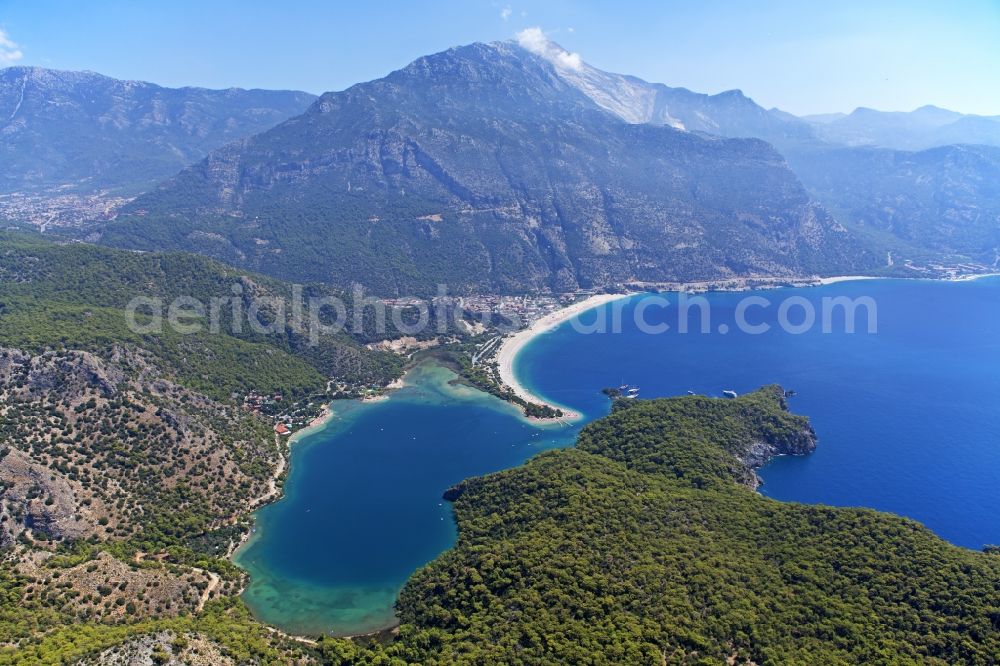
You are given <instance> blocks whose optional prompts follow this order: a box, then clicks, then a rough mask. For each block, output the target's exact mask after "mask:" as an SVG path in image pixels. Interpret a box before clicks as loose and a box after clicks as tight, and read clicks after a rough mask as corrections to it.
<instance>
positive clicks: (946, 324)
mask: <svg viewBox="0 0 1000 666" xmlns="http://www.w3.org/2000/svg"><path fill="white" fill-rule="evenodd" d="M752 295H756V296H760V297H764V298H767V299H769V300H770V301H771V302H772V303H773V305H772V306H771V307H769V308H762V307H752V308H750V309H749V310H748V311H747V314H746V319H747V320H748V321H749V323H751V324H753V325H756V324H764V323H766V324H768V325H770V326H771V327H772V328H771V330H770V331H768V332H767V333H764V334H757V335H755V334H746V333H741V332H739V331H738V330H737V329H736V327H735V326H733V324H732V322H733V321H735V320H734V314H735V309H736V307H737V305H738V304H739V302H740V301H741V299H744V298H745V297H747V296H748V294H746V293H715V294H709V295H707V299H708V301H709V302H710V304H711V309H710V315H711V321H710V329H711V330H712V331H713V332H712V333H706V334H701V333H698V332H693V331H699V330H701V328H700V325H701V310H700V309H698V308H694V307H692V308H691V309H690V311H689V320H690V324H689V329H688V331H689V332H688V333H683V334H682V333H679V332H678V331H677V329H678V326H677V324H678V322H679V319H680V317H679V313H678V308H677V307H676V301H677V298H678V297H677V295H668V298H670V299H671V300H672V301H673V302H674V303H675V305H674V306H673V307H668V308H659V307H647V309H646V310H645V319H646V321H648V322H662V323H667V324H668V325H670V326H671V330H670V331H667V332H666V333H662V334H647V333H642V332H640V331H639V330H638V328H637V326H636V325H635V318H634V314H635V309H636V307H637V306H638V304H639V303H641V302H642V301H643V300H644V297H642V296H638V297H635V298H633V299H632V300H631V301H630V302H628V303H627V304H626V305H625V307H624V308H623V313H622V315H623V316H622V332H621V333H618V334H615V333H606V334H600V333H593V334H580V333H578V332H576V331H575V330H574V329H573V327H572V326H571V325H569V324H567V325H564V326H562V327H561V328H559V329H557V330H556V331H554V332H552V333H550V334H547V335H543V336H540V337H538V338H536V339H535V340H534V341H532V343H531V344H530V346H529V347H528V348H526V349H525V351H524V352H523V353H522V355H521V356H520V363H519V364H518V365H517V366H516V370H517V372H518V376H519V378H520V379H522V381H523V383H525V385H526V386H529V387H532V388H534V389H536V390H537V391H538V392H539V393H540V394H541V395H544V396H546V397H549V398H551V399H552V400H555V401H556V402H559V403H564V404H567V405H569V406H572V407H575V408H578V409H582V410H583V411H584V412H585V413H587V414H588V416H593V415H599V414H601V413H602V412H603V410H604V409H605V408H606V405H605V402H604V398H603V396H600V395H596V391H597V390H598V389H599V388H601V387H603V386H612V385H614V386H617V385H619V384H621V383H628V384H633V385H637V386H639V387H640V394H639V395H640V397H642V398H654V397H660V396H670V395H678V394H683V393H685V392H687V391H689V390H690V391H694V392H696V393H702V394H707V395H715V396H717V395H720V394H721V392H722V391H723V390H726V389H730V390H735V391H737V392H739V393H743V392H746V391H751V390H753V389H755V388H757V387H758V386H761V385H763V384H770V383H778V384H781V385H782V386H784V387H785V388H786V389H792V390H794V391H796V393H797V395H796V396H795V397H793V398H791V399H790V401H789V403H790V408H791V409H792V411H794V412H796V413H798V414H804V415H807V416H809V417H810V418H811V419H812V423H813V427H814V428H815V430H816V434H817V436H818V440H819V444H818V447H817V449H816V451H815V452H814V453H812V454H811V455H808V456H804V457H782V458H778V459H776V460H774V461H773V462H772V463H771V464H770V465H768V466H767V467H766V468H764V469H763V470H762V472H761V475H762V477H763V478H764V481H765V485H764V486H763V487H762V489H761V490H762V492H763V493H764V494H766V495H769V496H771V497H774V498H777V499H782V500H794V501H800V502H811V503H825V504H833V505H838V506H867V507H873V508H877V509H882V510H885V511H891V512H894V513H898V514H902V515H905V516H909V517H911V518H915V519H917V520H919V521H921V522H923V523H924V524H925V525H927V526H928V527H930V528H931V529H932V530H934V531H935V532H936V533H937V534H939V535H940V536H942V537H944V538H945V539H948V540H949V541H951V542H953V543H956V544H959V545H962V546H966V547H969V548H981V547H982V546H983V545H984V544H987V543H1000V280H998V279H995V278H984V279H981V280H976V281H970V282H935V281H910V280H877V281H876V280H869V281H857V282H845V283H839V284H834V285H828V286H825V287H815V288H808V289H794V290H791V289H784V290H771V291H761V292H757V293H756V294H752ZM789 296H793V297H796V298H805V299H806V300H808V301H809V302H810V303H812V304H813V308H814V311H815V312H816V315H817V320H816V324H815V325H814V326H813V327H812V328H811V329H810V330H809V331H807V332H804V333H799V334H790V333H786V332H784V331H783V330H782V329H781V327H780V326H778V307H779V305H778V304H779V303H781V302H782V300H783V299H785V298H787V297H789ZM839 296H848V297H850V298H852V299H856V298H860V297H870V298H871V299H873V300H874V302H875V304H876V306H877V332H876V333H875V334H868V333H867V330H868V329H867V326H866V325H865V318H864V317H862V316H859V317H858V319H857V321H856V322H855V329H856V330H855V333H854V334H847V333H845V332H844V321H843V318H842V317H841V318H839V320H838V317H836V316H834V317H831V318H830V324H831V325H830V328H831V332H829V333H824V332H823V330H822V325H821V319H822V316H821V315H822V303H823V299H824V298H836V297H839ZM612 306H613V304H612V305H609V306H607V307H606V309H605V312H606V313H609V312H610V308H611V307H612ZM804 312H805V310H804V307H802V306H795V307H792V308H791V309H790V311H789V312H788V319H789V320H790V322H791V323H792V324H800V323H802V322H803V321H804ZM607 319H608V320H610V315H609V316H608V317H607ZM595 321H596V315H595V313H593V312H591V313H589V314H585V315H583V316H582V317H581V322H582V323H593V322H595ZM719 325H725V326H729V328H730V330H729V331H728V332H727V333H725V334H721V333H719V332H718V326H719ZM838 331H839V332H838Z"/></svg>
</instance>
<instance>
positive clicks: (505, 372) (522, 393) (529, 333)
mask: <svg viewBox="0 0 1000 666" xmlns="http://www.w3.org/2000/svg"><path fill="white" fill-rule="evenodd" d="M632 295H634V294H597V295H595V296H591V297H590V298H587V299H584V300H582V301H578V302H576V303H573V304H572V305H569V306H567V307H565V308H561V309H559V310H556V311H555V312H550V313H549V314H547V315H545V316H544V317H540V318H539V319H537V320H536V321H535V322H533V323H532V324H531V326H529V327H528V328H526V329H524V330H521V331H518V332H517V333H515V334H513V335H511V336H508V337H507V338H506V339H504V341H503V342H502V343H501V345H500V349H499V350H498V351H497V355H496V359H497V365H498V366H499V370H500V381H502V382H503V383H504V385H505V386H507V387H509V388H510V389H511V390H512V391H513V392H514V395H516V396H517V397H519V398H521V399H522V400H527V401H528V402H533V403H535V404H537V405H545V406H547V407H551V408H552V409H559V410H562V413H563V416H562V418H560V419H557V420H560V421H576V420H578V419H580V418H582V417H583V415H582V414H578V413H577V412H574V411H573V410H570V409H567V408H566V407H564V406H562V405H554V404H552V403H550V402H548V401H546V400H544V399H543V398H540V397H539V396H537V395H535V394H533V393H532V392H531V391H529V390H528V389H526V388H525V387H524V386H522V385H521V384H520V382H518V381H517V377H516V376H515V375H514V359H516V358H517V355H518V353H519V352H520V351H521V350H522V349H524V347H525V345H527V344H528V343H529V342H531V341H532V340H533V339H535V337H537V336H539V335H541V334H542V333H547V332H549V331H551V330H552V329H554V328H556V327H557V326H559V325H560V324H562V323H563V322H566V321H569V320H570V319H572V318H574V317H576V316H577V315H579V314H581V313H583V312H586V311H587V310H591V309H593V308H596V307H599V306H602V305H605V304H606V303H610V302H611V301H616V300H618V299H621V298H628V297H629V296H632Z"/></svg>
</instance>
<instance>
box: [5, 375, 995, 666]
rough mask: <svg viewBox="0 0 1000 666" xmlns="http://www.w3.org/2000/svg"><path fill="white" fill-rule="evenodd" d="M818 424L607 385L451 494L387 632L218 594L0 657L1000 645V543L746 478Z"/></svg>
mask: <svg viewBox="0 0 1000 666" xmlns="http://www.w3.org/2000/svg"><path fill="white" fill-rule="evenodd" d="M813 442H814V436H813V434H812V431H811V429H810V427H809V424H808V421H807V420H806V419H805V418H803V417H800V416H793V415H791V414H789V413H788V412H787V410H786V405H785V403H784V399H783V396H782V392H781V390H780V389H779V388H777V387H766V388H764V389H761V390H760V391H757V392H755V393H751V394H747V395H745V396H741V397H740V398H738V399H735V400H721V399H708V398H703V397H700V396H687V397H681V398H670V399H659V400H651V401H641V400H639V401H619V402H617V403H616V404H615V407H614V409H613V411H612V414H611V415H609V416H608V417H606V418H604V419H601V420H599V421H597V422H595V423H592V424H590V425H588V426H587V427H586V428H584V430H583V431H582V432H581V434H580V436H579V440H578V445H577V446H576V447H575V448H572V449H564V450H557V451H550V452H546V453H543V454H541V455H539V456H537V457H535V458H533V459H532V460H530V461H529V462H528V463H527V464H525V465H523V466H521V467H518V468H515V469H511V470H507V471H504V472H500V473H497V474H492V475H489V476H486V477H481V478H476V479H470V480H467V481H465V482H463V483H462V484H461V485H460V486H458V487H457V488H454V489H452V490H451V491H449V497H452V498H453V499H454V500H455V501H454V509H455V513H456V517H457V520H458V525H459V530H460V536H459V540H458V543H457V545H456V546H455V548H453V549H452V550H450V551H448V552H447V553H445V554H443V555H442V556H440V557H439V558H438V559H437V560H435V561H434V562H432V563H431V564H429V565H428V566H426V567H425V568H423V569H422V570H420V571H418V572H417V573H416V574H415V575H414V576H413V577H412V579H411V580H410V582H409V583H408V584H407V586H406V587H405V589H404V590H403V592H402V594H401V597H400V599H399V603H398V608H399V614H400V617H401V621H402V625H401V627H400V628H399V631H398V634H397V635H396V636H395V637H394V638H389V639H386V640H385V641H383V642H375V641H374V640H371V639H358V640H356V641H348V640H344V639H321V640H320V641H319V642H318V643H316V644H300V643H290V642H288V641H286V640H284V639H281V638H279V637H276V636H274V635H272V634H269V633H268V632H266V631H265V630H264V629H263V628H261V627H259V626H257V625H255V624H254V623H253V621H252V619H250V618H249V617H248V616H247V615H246V613H245V610H243V609H242V606H241V605H240V604H239V603H238V602H234V601H220V602H216V603H213V604H210V605H209V606H208V607H207V608H206V610H205V611H204V612H203V613H202V614H200V615H197V616H193V617H184V618H176V619H166V620H160V621H147V622H145V623H141V624H135V625H118V626H113V627H108V626H100V625H81V626H74V627H61V628H52V629H50V630H48V631H47V632H45V633H44V635H43V636H40V637H38V638H36V639H35V641H33V643H32V647H31V648H30V649H22V650H18V651H11V650H10V649H7V650H0V663H21V664H40V663H56V662H57V661H59V660H63V661H64V662H65V661H67V660H69V661H71V660H72V658H74V657H78V656H81V655H85V654H96V653H97V652H98V651H100V650H103V649H106V648H107V647H108V646H111V645H116V644H118V645H128V644H129V643H128V641H129V640H134V638H135V636H137V635H140V634H146V635H149V634H151V633H153V632H160V634H159V635H167V636H170V637H175V638H171V640H172V641H174V642H172V643H169V644H168V645H167V648H165V649H167V650H168V651H170V650H173V654H175V655H177V654H182V653H184V650H185V649H187V648H185V647H184V646H185V645H187V644H188V643H187V642H188V641H190V640H193V637H195V636H208V637H209V638H210V639H211V640H212V641H213V644H215V645H216V647H217V648H218V649H219V650H220V654H222V655H224V656H226V657H227V658H229V657H232V658H233V663H274V664H278V663H294V662H297V661H301V662H303V663H327V664H400V665H402V664H455V663H470V664H494V663H504V664H567V663H590V664H663V663H669V664H725V663H737V664H749V663H755V664H856V663H872V664H907V663H909V664H956V663H963V664H989V663H994V662H995V658H996V655H997V654H1000V559H998V558H997V557H996V556H995V555H992V554H987V553H976V552H972V551H968V550H965V549H962V548H958V547H955V546H952V545H950V544H948V543H946V542H944V541H942V540H941V539H939V538H938V537H936V536H935V535H933V534H932V533H931V532H929V531H928V530H927V529H925V528H924V527H922V526H921V525H919V524H918V523H916V522H914V521H911V520H907V519H904V518H900V517H897V516H892V515H889V514H884V513H879V512H876V511H871V510H866V509H840V508H831V507H824V506H807V505H801V504H793V503H782V502H777V501H774V500H770V499H767V498H764V497H762V496H760V495H759V494H757V493H755V492H753V490H752V489H751V488H750V487H749V486H752V485H754V483H755V477H754V475H753V473H752V470H751V469H750V466H751V465H755V464H759V462H760V460H759V458H758V456H759V455H760V453H759V452H760V451H762V450H766V451H767V452H768V455H773V454H775V453H797V452H803V451H808V450H810V449H811V448H812V445H813ZM20 584H23V581H17V580H14V579H7V580H6V582H5V591H6V592H5V593H6V599H7V602H6V603H5V608H6V609H7V610H6V611H5V613H6V615H5V620H4V621H5V623H10V622H17V623H21V624H22V625H23V624H25V623H28V622H32V621H36V620H34V619H33V618H34V617H35V615H34V613H41V611H28V610H26V609H19V608H16V604H15V603H14V601H15V600H16V599H17V594H18V590H17V586H18V585H20ZM26 615H28V616H30V619H29V617H26ZM39 618H42V619H45V618H48V619H47V620H45V624H41V625H39V626H42V627H55V626H56V620H55V618H53V617H51V616H46V615H44V614H43V615H39ZM37 621H41V620H37ZM174 645H176V646H179V647H171V646H174ZM122 649H125V648H122ZM170 656H171V655H170V654H164V657H166V658H169V657H170Z"/></svg>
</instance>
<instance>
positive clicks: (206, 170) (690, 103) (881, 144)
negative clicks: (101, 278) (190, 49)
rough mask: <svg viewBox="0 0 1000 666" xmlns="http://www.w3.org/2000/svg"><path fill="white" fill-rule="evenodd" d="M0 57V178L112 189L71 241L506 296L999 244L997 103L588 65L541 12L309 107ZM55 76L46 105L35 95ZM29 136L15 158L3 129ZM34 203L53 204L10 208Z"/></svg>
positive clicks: (862, 267) (990, 258)
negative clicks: (910, 99)
mask: <svg viewBox="0 0 1000 666" xmlns="http://www.w3.org/2000/svg"><path fill="white" fill-rule="evenodd" d="M29 73H30V74H31V75H30V76H29ZM18 74H19V75H20V77H21V78H20V79H17V75H18ZM8 79H10V80H12V81H13V80H20V81H22V82H23V81H28V83H26V84H25V85H26V86H27V88H26V90H28V91H29V92H30V91H31V90H35V91H36V94H35V96H34V97H32V95H30V94H29V95H28V96H27V97H26V99H29V100H32V99H33V100H34V102H33V105H28V106H26V105H25V104H26V103H20V104H19V103H17V101H16V100H14V97H16V95H13V94H12V92H11V90H14V91H16V86H15V87H14V88H13V89H12V88H11V84H9V83H4V84H3V86H2V87H0V117H3V116H4V115H10V116H12V117H13V119H14V121H11V122H8V125H7V127H6V128H5V129H2V130H0V140H2V141H0V150H7V151H8V152H10V154H12V155H14V156H15V157H16V158H17V159H15V160H14V161H12V162H11V163H10V164H11V166H8V164H7V163H5V164H4V167H2V168H0V183H5V182H6V183H11V184H12V185H8V186H6V187H8V190H7V191H10V189H9V188H10V187H14V188H17V187H20V188H23V189H30V188H35V189H37V188H39V187H48V188H50V189H49V192H50V193H51V192H52V189H51V188H61V189H59V190H58V192H62V191H64V190H70V191H73V190H85V189H87V188H95V187H98V186H100V187H106V188H115V189H116V191H119V192H126V191H127V192H129V193H130V194H129V195H128V196H123V197H121V198H120V199H118V200H115V201H113V202H111V203H108V202H107V200H106V199H103V198H102V199H101V200H100V201H99V202H97V204H96V205H95V204H94V203H93V202H90V203H88V204H87V205H89V206H91V207H96V208H100V210H99V211H98V212H97V213H96V214H95V213H94V212H93V211H91V210H83V211H82V212H80V209H81V208H84V209H85V208H86V206H81V204H80V203H79V201H78V200H76V199H73V200H71V201H70V202H69V203H68V204H67V206H68V208H69V209H70V211H71V213H77V214H76V217H75V218H74V219H75V220H83V221H84V222H83V226H84V227H86V228H85V230H84V232H83V233H84V235H85V236H86V237H87V238H88V239H90V240H98V239H99V240H100V242H103V243H106V244H110V245H114V246H120V247H126V248H131V249H143V250H154V249H155V250H162V249H182V250H189V251H194V252H199V253H203V254H208V255H210V256H213V257H216V258H220V259H223V260H225V261H228V262H230V263H233V264H236V265H239V266H243V267H246V268H250V269H253V270H258V271H261V272H265V273H269V274H272V275H275V276H278V277H281V278H285V279H293V280H322V281H328V282H332V283H335V284H339V285H347V284H350V283H353V282H361V283H363V284H365V285H366V286H369V287H370V288H372V289H374V290H377V291H379V292H382V293H386V294H397V293H410V292H429V291H433V290H434V289H435V288H436V285H437V284H440V283H447V284H448V285H449V287H450V288H451V289H453V290H457V291H465V292H470V291H499V292H514V293H519V292H523V291H535V290H570V289H576V288H600V287H604V286H608V285H611V284H615V283H621V282H666V281H671V282H672V281H686V280H705V279H714V278H725V277H736V276H756V275H768V276H782V275H788V276H791V275H804V274H832V273H847V272H877V271H888V272H893V273H900V274H904V275H909V274H927V270H928V268H927V267H928V266H936V267H934V268H933V270H941V266H940V264H941V263H942V262H944V263H947V264H948V265H949V266H952V267H954V266H959V267H960V269H961V270H987V269H991V268H992V267H994V266H995V264H996V263H997V256H998V248H1000V203H998V197H997V187H996V185H995V183H997V182H1000V181H998V179H997V175H998V173H997V172H998V163H1000V161H998V159H997V152H998V151H1000V148H995V147H992V145H993V144H1000V141H998V140H997V138H998V137H997V136H996V135H994V134H991V132H992V130H993V127H994V125H996V127H1000V122H998V121H997V120H996V119H995V118H987V117H977V116H963V115H962V114H957V113H954V112H951V111H946V110H943V109H938V108H936V107H923V108H921V109H918V110H916V111H914V112H912V113H882V112H877V111H871V110H867V109H858V110H857V111H855V112H854V113H852V114H849V115H844V114H830V115H826V116H812V117H805V118H799V117H796V116H793V115H791V114H788V113H785V112H782V111H780V110H777V109H770V110H768V109H764V108H762V107H761V106H759V105H757V104H756V103H755V102H754V101H753V100H752V99H750V98H748V97H747V96H745V95H744V94H743V93H742V92H740V91H737V90H734V91H728V92H724V93H720V94H717V95H704V94H699V93H696V92H692V91H690V90H687V89H684V88H671V87H668V86H665V85H662V84H657V83H649V82H646V81H643V80H641V79H638V78H636V77H632V76H626V75H620V74H614V73H609V72H604V71H602V70H599V69H596V68H594V67H591V66H590V65H588V64H587V63H585V62H584V61H582V60H581V59H580V57H579V56H578V55H576V54H572V53H569V52H568V51H566V50H564V49H562V48H561V47H559V46H558V45H556V44H554V43H552V42H549V41H547V40H545V39H544V37H542V36H541V35H540V33H539V34H535V35H528V36H527V37H525V36H524V35H522V38H521V39H520V42H519V43H518V42H503V43H493V44H473V45H470V46H465V47H459V48H454V49H450V50H448V51H445V52H442V53H438V54H435V55H431V56H427V57H424V58H420V59H418V60H417V61H415V62H413V63H411V64H410V65H409V66H407V67H405V68H403V69H402V70H399V71H397V72H393V73H391V74H390V75H389V76H387V77H385V78H384V79H379V80H377V81H372V82H368V83H362V84H358V85H355V86H353V87H351V88H349V89H347V90H345V91H342V92H331V93H326V94H325V95H323V96H322V97H320V98H318V99H315V100H314V101H313V102H312V104H309V101H310V99H311V98H310V96H308V95H305V94H304V93H266V92H263V91H221V92H219V91H205V90H200V89H181V90H167V89H163V88H158V87H156V86H151V85H150V84H141V83H128V82H120V81H114V80H112V79H106V78H105V77H99V76H97V75H91V74H85V75H79V74H66V73H54V72H47V71H45V70H25V69H23V68H21V69H10V70H4V71H3V78H0V81H4V82H6V81H8ZM36 79H37V80H38V81H36ZM39 81H49V84H48V88H46V87H45V86H42V85H40V84H39V83H38V82H39ZM57 82H58V83H57ZM64 98H66V99H68V100H70V102H67V103H66V104H65V105H66V106H67V110H66V111H65V112H63V111H60V113H59V114H56V113H55V111H53V110H52V108H49V107H53V108H61V106H63V104H59V105H58V106H57V105H54V104H52V103H50V102H51V100H53V99H55V100H61V99H64ZM45 100H50V102H46V101H45ZM74 100H75V101H74ZM87 100H89V101H87ZM142 100H146V101H142ZM167 100H172V101H171V102H169V103H168V101H167ZM226 100H228V103H223V102H224V101H226ZM85 101H86V103H85ZM265 101H270V106H268V105H267V104H265ZM5 104H7V106H4V105H5ZM11 104H12V105H11ZM296 105H298V108H294V107H296ZM307 106H308V108H306V107H307ZM7 107H10V109H11V110H10V113H7V112H6V109H7ZM264 109H266V111H265V110H264ZM112 110H113V111H112ZM300 110H304V112H303V113H301V114H300V115H296V113H297V112H298V111H300ZM54 117H58V118H71V119H73V120H72V123H77V124H79V125H80V126H81V127H82V129H81V130H79V131H73V132H69V134H72V137H73V139H72V140H69V139H67V138H66V135H67V131H66V130H65V127H69V126H74V125H72V123H70V121H66V124H65V125H61V124H60V122H57V121H56V120H52V118H54ZM39 118H41V119H42V120H44V121H45V122H42V120H39ZM251 120H252V121H253V122H251ZM15 121H16V122H15ZM258 121H259V122H258ZM46 123H48V124H46ZM29 128H32V129H29ZM106 128H108V129H106ZM88 132H89V133H90V134H88ZM32 133H35V134H37V135H38V145H39V146H41V147H42V149H43V150H41V151H37V155H35V154H32V153H30V151H27V150H20V151H18V150H15V149H14V148H11V147H10V146H17V145H20V146H21V148H24V147H26V146H28V145H30V144H31V141H32V139H30V137H31V136H33V134H32ZM8 134H9V135H11V137H13V138H10V137H8V136H7V135H8ZM78 139H79V140H78ZM182 139H183V140H182ZM230 139H235V140H234V141H230V142H229V143H226V141H228V140H230ZM18 141H21V144H18V143H17V142H18ZM4 142H6V143H4ZM765 142H766V143H765ZM940 143H944V144H945V145H940V146H939V145H938V144H940ZM966 143H968V144H970V145H955V144H966ZM223 144H224V145H223ZM768 144H770V145H768ZM972 144H975V145H972ZM929 146H931V148H928V147H929ZM904 148H905V149H906V150H904ZM910 148H919V149H920V150H909V149H910ZM17 160H21V162H18V161H17ZM32 160H34V162H32ZM129 160H134V163H133V162H129ZM31 164H36V166H34V167H33V166H30V165H31ZM82 165H90V166H91V167H92V168H85V167H84V166H82ZM95 165H96V166H95ZM126 165H128V166H126ZM168 165H169V166H168ZM182 166H183V167H184V168H183V169H181V167H182ZM179 169H180V170H179ZM178 170H179V172H178ZM86 174H90V175H89V176H88V175H86ZM154 174H159V175H154ZM168 176H169V177H168ZM163 177H167V178H166V180H162V182H160V184H159V185H157V186H155V187H152V186H150V183H151V182H152V181H154V180H157V179H162V178H163ZM2 191H3V190H2V188H0V192H2ZM140 192H142V193H141V194H139V196H138V198H135V200H134V201H131V198H132V194H135V193H140ZM18 196H21V194H20V193H19V194H16V195H10V196H8V197H6V199H5V198H4V196H3V195H2V194H0V214H3V213H4V202H5V201H7V202H8V203H7V212H6V217H7V218H8V219H11V218H12V217H13V218H14V219H16V218H17V215H16V213H18V212H22V213H23V212H24V210H25V209H24V207H21V208H18V207H17V206H13V210H14V213H15V214H14V215H12V214H11V213H10V209H11V208H12V206H11V205H10V203H9V202H10V201H14V202H15V203H17V202H19V201H20V200H19V199H17V198H16V197H18ZM46 196H47V195H46ZM12 197H13V198H12ZM51 201H55V199H53V198H50V199H46V200H45V202H46V205H48V202H51ZM45 215H55V216H61V215H62V213H61V212H59V211H57V212H55V213H52V212H51V211H50V210H48V209H44V208H43V210H42V214H38V213H37V212H35V211H29V213H28V214H22V215H21V218H22V219H24V220H27V221H30V222H34V223H36V224H37V223H38V221H39V219H44V216H45ZM63 217H65V216H63ZM70 217H72V216H70ZM102 218H103V219H104V220H108V219H112V218H117V219H114V221H113V222H100V221H101V220H102ZM87 219H90V220H97V221H98V222H100V223H99V224H96V225H95V223H94V222H90V223H87V222H86V220H87Z"/></svg>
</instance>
